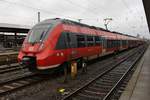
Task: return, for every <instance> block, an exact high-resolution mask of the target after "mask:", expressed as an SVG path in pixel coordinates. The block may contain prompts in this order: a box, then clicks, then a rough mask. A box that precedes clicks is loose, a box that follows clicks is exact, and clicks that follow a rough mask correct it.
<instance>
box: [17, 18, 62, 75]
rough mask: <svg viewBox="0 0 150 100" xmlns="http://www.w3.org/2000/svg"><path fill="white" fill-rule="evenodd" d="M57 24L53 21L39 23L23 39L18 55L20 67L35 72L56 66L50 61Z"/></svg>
mask: <svg viewBox="0 0 150 100" xmlns="http://www.w3.org/2000/svg"><path fill="white" fill-rule="evenodd" d="M57 26H58V24H57V22H56V21H54V20H49V21H44V22H40V23H38V24H37V25H35V26H34V27H33V28H32V29H31V30H30V31H29V32H28V35H27V37H26V38H25V40H24V42H23V45H22V48H21V50H20V52H19V55H18V61H19V62H20V63H21V65H23V66H26V67H28V68H29V70H30V71H32V72H35V71H39V70H44V69H47V67H48V66H51V65H56V63H55V61H50V60H51V59H52V55H53V53H54V52H53V48H54V45H55V44H54V43H55V41H56V39H52V37H54V38H55V37H56V38H57V37H58V36H57V33H60V32H59V31H60V30H59V27H57Z"/></svg>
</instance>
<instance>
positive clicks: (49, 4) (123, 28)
mask: <svg viewBox="0 0 150 100" xmlns="http://www.w3.org/2000/svg"><path fill="white" fill-rule="evenodd" d="M38 11H40V12H41V20H44V19H47V18H54V17H60V18H68V19H71V20H75V21H77V19H80V18H81V19H83V20H82V21H81V22H82V23H86V24H89V25H94V26H99V27H103V28H104V21H103V19H104V18H107V17H110V18H112V19H113V20H112V21H111V22H110V23H109V25H108V28H109V29H110V30H114V31H119V32H124V33H127V34H130V35H135V36H136V35H137V34H140V35H141V36H142V37H143V36H144V37H150V35H149V34H148V27H147V22H146V18H145V12H144V8H143V4H142V0H0V23H11V24H20V25H29V26H33V25H34V24H36V23H37V12H38Z"/></svg>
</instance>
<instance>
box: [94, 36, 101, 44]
mask: <svg viewBox="0 0 150 100" xmlns="http://www.w3.org/2000/svg"><path fill="white" fill-rule="evenodd" d="M95 45H96V46H99V45H101V38H100V37H99V36H95Z"/></svg>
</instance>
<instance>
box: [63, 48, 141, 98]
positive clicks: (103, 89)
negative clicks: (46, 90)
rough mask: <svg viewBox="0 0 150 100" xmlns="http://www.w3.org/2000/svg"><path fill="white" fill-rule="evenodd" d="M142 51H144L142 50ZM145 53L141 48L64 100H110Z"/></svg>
mask: <svg viewBox="0 0 150 100" xmlns="http://www.w3.org/2000/svg"><path fill="white" fill-rule="evenodd" d="M141 51H142V52H141ZM143 53H144V49H143V48H140V49H138V50H136V52H135V53H132V54H130V55H128V57H126V58H124V59H122V60H121V61H119V62H118V63H117V64H115V65H113V66H111V67H110V68H109V69H107V70H105V71H103V72H102V73H100V74H99V75H98V76H96V77H95V78H94V79H92V80H91V81H89V82H88V83H86V84H85V85H84V86H82V87H81V88H78V89H77V90H76V91H74V92H72V93H71V94H69V95H67V96H65V97H64V98H62V100H109V99H111V97H112V95H113V93H114V92H115V90H117V88H119V86H120V84H121V83H122V82H123V81H124V79H125V77H126V76H127V75H128V73H129V72H130V70H131V69H132V68H133V66H134V65H135V64H136V62H137V61H138V60H139V58H140V57H141V56H142V54H143Z"/></svg>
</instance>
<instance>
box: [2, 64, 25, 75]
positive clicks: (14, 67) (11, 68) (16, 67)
mask: <svg viewBox="0 0 150 100" xmlns="http://www.w3.org/2000/svg"><path fill="white" fill-rule="evenodd" d="M25 68H26V67H25V66H20V65H19V64H18V63H15V64H11V65H9V66H8V65H3V66H0V74H4V73H9V72H12V71H17V70H22V69H25Z"/></svg>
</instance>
